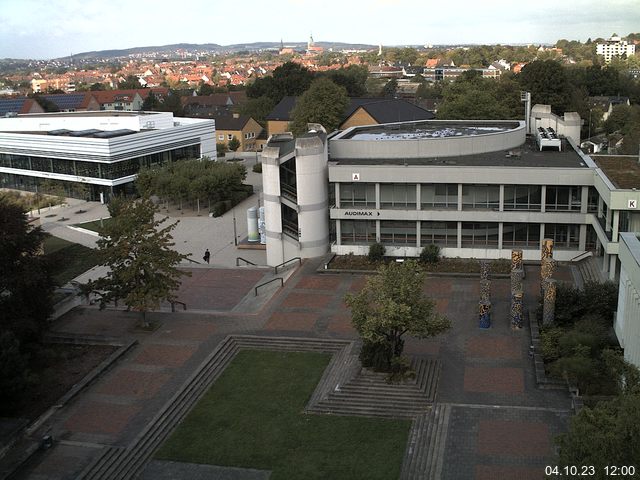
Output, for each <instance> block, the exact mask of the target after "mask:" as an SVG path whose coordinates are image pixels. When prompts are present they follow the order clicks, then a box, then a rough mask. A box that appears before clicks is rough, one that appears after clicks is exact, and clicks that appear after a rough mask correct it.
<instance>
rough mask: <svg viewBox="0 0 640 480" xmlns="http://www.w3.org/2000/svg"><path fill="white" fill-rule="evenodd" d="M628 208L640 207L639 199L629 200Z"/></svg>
mask: <svg viewBox="0 0 640 480" xmlns="http://www.w3.org/2000/svg"><path fill="white" fill-rule="evenodd" d="M627 208H638V201H637V200H629V202H628V204H627Z"/></svg>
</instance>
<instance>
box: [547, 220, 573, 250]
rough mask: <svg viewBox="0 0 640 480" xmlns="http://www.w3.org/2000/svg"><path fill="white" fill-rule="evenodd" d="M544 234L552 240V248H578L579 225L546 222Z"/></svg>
mask: <svg viewBox="0 0 640 480" xmlns="http://www.w3.org/2000/svg"><path fill="white" fill-rule="evenodd" d="M544 236H545V238H551V239H552V240H553V246H554V248H578V244H579V236H580V225H563V224H557V223H547V224H545V226H544Z"/></svg>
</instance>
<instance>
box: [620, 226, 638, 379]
mask: <svg viewBox="0 0 640 480" xmlns="http://www.w3.org/2000/svg"><path fill="white" fill-rule="evenodd" d="M620 239H621V241H620V253H619V256H620V261H621V264H622V268H621V269H620V285H619V291H618V311H617V312H616V319H615V322H614V328H615V331H616V335H617V337H618V341H619V342H620V346H621V347H622V348H624V358H625V359H626V360H627V361H628V362H630V363H633V364H634V365H635V366H637V367H638V368H640V237H639V236H638V234H637V233H622V234H621V235H620Z"/></svg>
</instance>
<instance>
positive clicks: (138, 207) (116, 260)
mask: <svg viewBox="0 0 640 480" xmlns="http://www.w3.org/2000/svg"><path fill="white" fill-rule="evenodd" d="M156 210H157V209H156V206H155V205H154V204H153V202H152V201H151V200H150V199H149V198H142V199H141V200H139V201H130V200H126V199H123V198H115V199H113V200H112V201H111V203H110V204H109V213H110V214H111V217H112V221H111V222H110V223H108V224H107V225H106V226H105V227H104V229H103V231H102V236H101V237H100V239H99V240H98V255H100V259H101V265H105V266H107V267H108V268H109V272H108V273H107V274H106V275H105V276H104V277H102V278H99V279H97V280H92V281H90V282H88V283H87V284H86V286H85V289H86V290H85V291H92V292H96V293H98V294H99V295H100V308H104V307H105V306H106V305H107V304H108V303H110V302H113V301H118V300H122V301H124V303H125V305H127V306H128V307H129V308H130V309H133V310H135V311H138V312H140V313H141V315H142V325H143V326H145V327H146V326H148V322H147V319H146V313H147V312H148V311H149V310H153V309H155V308H158V307H159V306H160V303H161V302H162V301H172V300H174V299H175V298H176V296H175V293H174V292H175V290H176V289H177V288H178V287H179V286H180V277H181V276H182V275H189V273H188V272H185V271H183V270H179V269H178V268H177V265H178V264H179V263H180V261H182V260H184V259H186V258H188V255H183V254H180V253H178V252H176V251H175V250H173V249H172V247H173V246H174V243H173V242H172V236H171V231H172V230H173V229H174V228H175V226H176V224H177V222H176V223H172V224H169V225H166V226H163V224H164V223H165V222H166V221H167V220H168V219H167V218H166V217H165V218H164V219H162V220H156V219H155V218H154V215H155V213H156Z"/></svg>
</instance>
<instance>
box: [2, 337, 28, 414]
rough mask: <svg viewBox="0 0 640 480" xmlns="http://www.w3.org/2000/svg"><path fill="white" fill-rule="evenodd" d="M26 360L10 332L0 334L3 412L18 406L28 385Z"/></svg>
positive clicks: (17, 341) (18, 342)
mask: <svg viewBox="0 0 640 480" xmlns="http://www.w3.org/2000/svg"><path fill="white" fill-rule="evenodd" d="M27 360H28V358H27V356H26V355H24V354H23V353H21V352H20V341H19V340H18V339H17V338H16V336H15V335H14V334H13V333H12V332H10V331H6V332H3V333H2V334H0V408H2V411H3V412H4V411H11V410H12V409H13V408H15V407H17V406H18V404H19V402H20V399H21V397H22V396H23V394H24V392H25V390H26V388H27V386H28V384H29V371H28V367H27Z"/></svg>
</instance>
